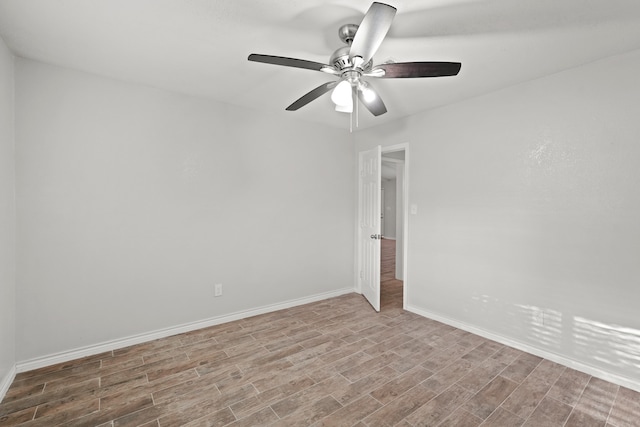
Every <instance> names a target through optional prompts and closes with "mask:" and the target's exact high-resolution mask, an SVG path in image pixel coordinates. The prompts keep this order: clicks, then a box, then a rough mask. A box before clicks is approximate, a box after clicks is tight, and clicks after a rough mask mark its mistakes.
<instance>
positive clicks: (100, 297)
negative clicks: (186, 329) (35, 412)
mask: <svg viewBox="0 0 640 427" xmlns="http://www.w3.org/2000/svg"><path fill="white" fill-rule="evenodd" d="M16 85H17V88H16V146H17V148H16V149H17V163H16V168H17V209H18V218H19V221H18V236H17V239H18V254H17V259H18V267H17V268H18V271H17V277H18V278H17V283H18V285H17V313H18V314H17V331H18V332H17V359H18V360H19V361H26V360H29V359H34V358H42V357H45V356H47V355H50V354H54V353H57V352H65V351H69V350H73V349H77V348H80V347H83V346H91V345H95V344H97V343H101V342H106V341H108V340H118V339H121V338H123V337H128V336H132V335H135V334H143V333H147V332H149V331H155V330H159V329H161V328H168V327H172V326H176V325H182V324H185V323H188V322H195V321H200V320H203V319H210V318H214V317H218V316H223V315H228V314H232V313H237V312H240V311H243V310H251V309H255V308H258V307H264V306H267V305H270V304H278V303H282V302H286V301H291V300H294V299H299V298H307V297H311V296H315V295H320V294H324V293H331V292H337V291H340V290H345V289H353V276H352V271H353V262H354V261H353V239H352V236H353V233H354V225H353V215H354V213H353V202H352V199H353V185H354V182H353V170H352V165H353V161H354V157H353V150H352V147H351V145H350V144H349V143H348V142H349V138H350V137H349V134H348V132H346V131H343V130H337V129H328V128H324V127H320V126H318V125H313V124H308V123H300V122H298V121H296V119H295V117H294V116H287V115H286V114H291V113H286V112H283V114H282V115H276V116H274V115H267V114H263V113H259V112H256V111H251V110H245V109H239V108H235V107H231V106H228V105H223V104H219V103H215V102H210V101H207V100H203V99H197V98H191V97H185V96H181V95H177V94H172V93H169V92H164V91H160V90H155V89H151V88H146V87H141V86H136V85H131V84H126V83H122V82H117V81H113V80H109V79H105V78H101V77H97V76H93V75H89V74H85V73H82V72H77V71H71V70H68V69H63V68H58V67H54V66H50V65H45V64H42V63H37V62H33V61H29V60H18V61H17V63H16ZM239 90H241V88H239ZM289 117H291V118H289ZM328 165H331V167H329V166H328ZM214 283H222V284H223V285H224V294H223V296H222V297H220V298H214V297H213V285H214Z"/></svg>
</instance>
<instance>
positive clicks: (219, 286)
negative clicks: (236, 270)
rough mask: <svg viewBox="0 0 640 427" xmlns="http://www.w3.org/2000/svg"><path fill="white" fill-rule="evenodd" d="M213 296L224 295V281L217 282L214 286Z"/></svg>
mask: <svg viewBox="0 0 640 427" xmlns="http://www.w3.org/2000/svg"><path fill="white" fill-rule="evenodd" d="M213 296H214V297H220V296H222V283H216V284H215V285H214V287H213Z"/></svg>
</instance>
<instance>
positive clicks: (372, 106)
mask: <svg viewBox="0 0 640 427" xmlns="http://www.w3.org/2000/svg"><path fill="white" fill-rule="evenodd" d="M365 91H366V92H369V93H367V94H365ZM358 98H359V99H360V102H362V105H364V106H365V107H366V108H367V110H369V111H370V112H371V114H373V115H374V116H380V115H382V114H384V113H386V112H387V107H386V106H385V105H384V102H382V98H380V95H379V94H378V92H376V90H375V89H374V88H373V87H371V85H370V84H368V83H367V84H366V86H365V87H364V88H363V89H362V90H359V91H358Z"/></svg>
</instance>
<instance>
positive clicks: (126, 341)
mask: <svg viewBox="0 0 640 427" xmlns="http://www.w3.org/2000/svg"><path fill="white" fill-rule="evenodd" d="M352 292H354V290H353V288H345V289H340V290H337V291H331V292H325V293H321V294H316V295H312V296H309V297H304V298H298V299H293V300H289V301H285V302H282V303H278V304H271V305H266V306H263V307H258V308H255V309H251V310H244V311H238V312H236V313H231V314H226V315H224V316H218V317H212V318H209V319H205V320H201V321H198V322H192V323H186V324H183V325H178V326H174V327H171V328H165V329H159V330H156V331H151V332H147V333H144V334H139V335H133V336H129V337H125V338H121V339H117V340H112V341H107V342H102V343H99V344H94V345H90V346H86V347H81V348H76V349H73V350H68V351H64V352H60V353H56V354H51V355H47V356H43V357H37V358H34V359H30V360H25V361H21V362H18V363H16V368H15V369H14V376H15V373H16V372H26V371H31V370H33V369H38V368H43V367H45V366H50V365H55V364H58V363H64V362H68V361H70V360H74V359H79V358H82V357H87V356H92V355H94V354H100V353H104V352H105V351H112V350H117V349H119V348H124V347H129V346H131V345H135V344H141V343H144V342H148V341H153V340H156V339H159V338H164V337H168V336H171V335H176V334H182V333H185V332H190V331H195V330H197V329H202V328H207V327H209V326H214V325H219V324H222V323H227V322H232V321H234V320H240V319H245V318H247V317H252V316H257V315H259V314H265V313H271V312H273V311H278V310H283V309H286V308H291V307H296V306H298V305H304V304H309V303H312V302H316V301H322V300H325V299H329V298H333V297H338V296H340V295H345V294H348V293H352ZM11 381H13V378H12V379H11ZM11 381H10V382H9V384H11Z"/></svg>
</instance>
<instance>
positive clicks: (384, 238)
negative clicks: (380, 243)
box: [382, 236, 396, 240]
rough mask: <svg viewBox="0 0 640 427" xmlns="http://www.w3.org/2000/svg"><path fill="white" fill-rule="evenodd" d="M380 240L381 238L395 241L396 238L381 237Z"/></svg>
mask: <svg viewBox="0 0 640 427" xmlns="http://www.w3.org/2000/svg"><path fill="white" fill-rule="evenodd" d="M382 238H383V239H384V240H396V238H395V237H387V236H382Z"/></svg>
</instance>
